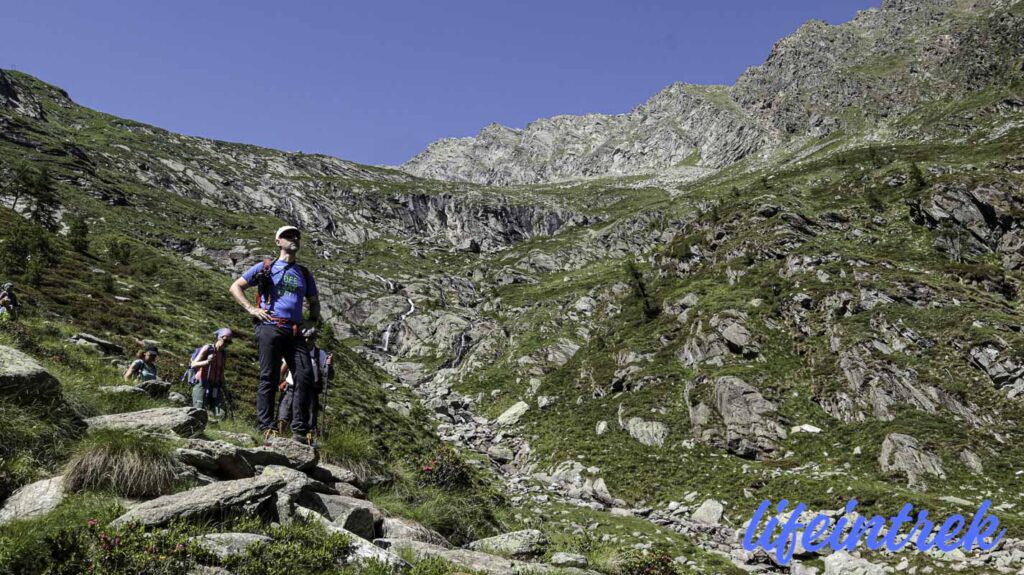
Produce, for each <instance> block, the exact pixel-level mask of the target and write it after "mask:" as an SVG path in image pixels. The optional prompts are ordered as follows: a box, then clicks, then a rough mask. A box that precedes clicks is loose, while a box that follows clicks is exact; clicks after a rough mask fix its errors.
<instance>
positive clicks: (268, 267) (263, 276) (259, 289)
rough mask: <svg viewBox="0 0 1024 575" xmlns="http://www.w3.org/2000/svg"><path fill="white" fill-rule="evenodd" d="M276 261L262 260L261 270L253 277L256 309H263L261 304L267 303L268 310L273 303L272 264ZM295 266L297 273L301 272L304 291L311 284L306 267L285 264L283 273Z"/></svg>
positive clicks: (272, 259)
mask: <svg viewBox="0 0 1024 575" xmlns="http://www.w3.org/2000/svg"><path fill="white" fill-rule="evenodd" d="M276 261H277V260H276V259H274V258H263V269H261V270H260V271H258V272H256V275H254V276H253V278H252V279H253V283H255V284H256V307H258V308H263V302H266V303H267V307H268V308H269V307H270V306H271V304H273V302H274V277H273V275H274V262H276ZM293 265H294V266H296V267H298V268H299V271H301V272H302V279H303V280H304V281H305V282H306V289H307V290H308V289H309V286H310V285H311V284H312V283H313V282H312V276H311V275H310V273H309V270H308V269H306V266H304V265H302V264H286V265H285V268H284V272H283V273H287V272H288V268H289V267H291V266H293Z"/></svg>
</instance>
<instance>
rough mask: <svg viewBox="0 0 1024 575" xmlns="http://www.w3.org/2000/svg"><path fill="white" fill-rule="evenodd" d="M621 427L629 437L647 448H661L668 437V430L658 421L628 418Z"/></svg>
mask: <svg viewBox="0 0 1024 575" xmlns="http://www.w3.org/2000/svg"><path fill="white" fill-rule="evenodd" d="M623 425H624V427H625V428H626V431H627V432H629V436H630V437H632V438H633V439H635V440H637V441H639V442H640V443H642V444H644V445H647V446H649V447H661V446H662V445H664V443H665V438H666V437H668V432H669V428H668V426H667V425H665V424H664V423H662V422H660V421H649V420H646V419H641V418H639V417H630V418H629V419H627V420H626V421H625V423H624V424H623Z"/></svg>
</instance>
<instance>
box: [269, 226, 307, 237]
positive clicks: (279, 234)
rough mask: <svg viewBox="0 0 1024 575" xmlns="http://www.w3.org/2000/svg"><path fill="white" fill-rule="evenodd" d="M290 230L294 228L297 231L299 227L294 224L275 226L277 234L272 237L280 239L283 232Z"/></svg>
mask: <svg viewBox="0 0 1024 575" xmlns="http://www.w3.org/2000/svg"><path fill="white" fill-rule="evenodd" d="M292 230H295V231H297V232H299V228H297V227H295V226H281V227H279V228H277V234H276V235H274V239H275V240H279V239H281V234H283V233H285V232H290V231H292ZM301 233H302V232H299V234H301Z"/></svg>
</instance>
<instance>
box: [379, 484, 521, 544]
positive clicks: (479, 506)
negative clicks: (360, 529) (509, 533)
mask: <svg viewBox="0 0 1024 575" xmlns="http://www.w3.org/2000/svg"><path fill="white" fill-rule="evenodd" d="M369 497H370V499H371V500H372V501H373V503H374V504H375V505H377V506H378V507H380V508H381V509H385V510H387V511H388V512H389V513H391V514H393V515H395V516H398V517H406V518H408V519H412V520H414V521H418V522H420V523H422V524H423V525H426V526H427V527H430V528H431V529H434V530H435V531H437V532H439V533H440V534H441V535H444V536H445V537H446V538H447V539H448V540H449V541H451V542H452V543H454V544H455V545H462V544H464V543H468V542H470V541H475V540H477V539H481V538H484V537H490V536H492V535H496V534H497V533H498V532H499V531H501V525H500V521H499V519H498V518H497V517H496V516H495V514H494V510H495V509H496V508H497V507H498V506H499V505H498V500H499V497H498V495H497V494H489V493H488V490H487V489H485V488H480V487H478V488H474V489H453V488H450V487H444V486H437V485H427V484H423V483H422V482H419V481H417V480H416V478H415V476H414V474H413V473H412V472H410V471H407V470H403V469H399V470H398V472H397V473H396V475H395V476H394V478H393V480H392V481H391V482H390V483H389V484H386V485H379V486H374V487H371V489H370V493H369Z"/></svg>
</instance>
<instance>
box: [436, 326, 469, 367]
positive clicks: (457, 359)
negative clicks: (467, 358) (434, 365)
mask: <svg viewBox="0 0 1024 575" xmlns="http://www.w3.org/2000/svg"><path fill="white" fill-rule="evenodd" d="M453 347H454V348H455V351H454V353H453V354H452V357H450V358H448V361H446V362H444V365H442V366H441V369H446V368H452V367H458V366H459V364H460V363H462V358H463V356H464V355H465V354H466V350H467V349H469V334H467V333H466V332H462V333H461V334H459V341H458V342H456V343H455V345H454V346H453Z"/></svg>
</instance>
